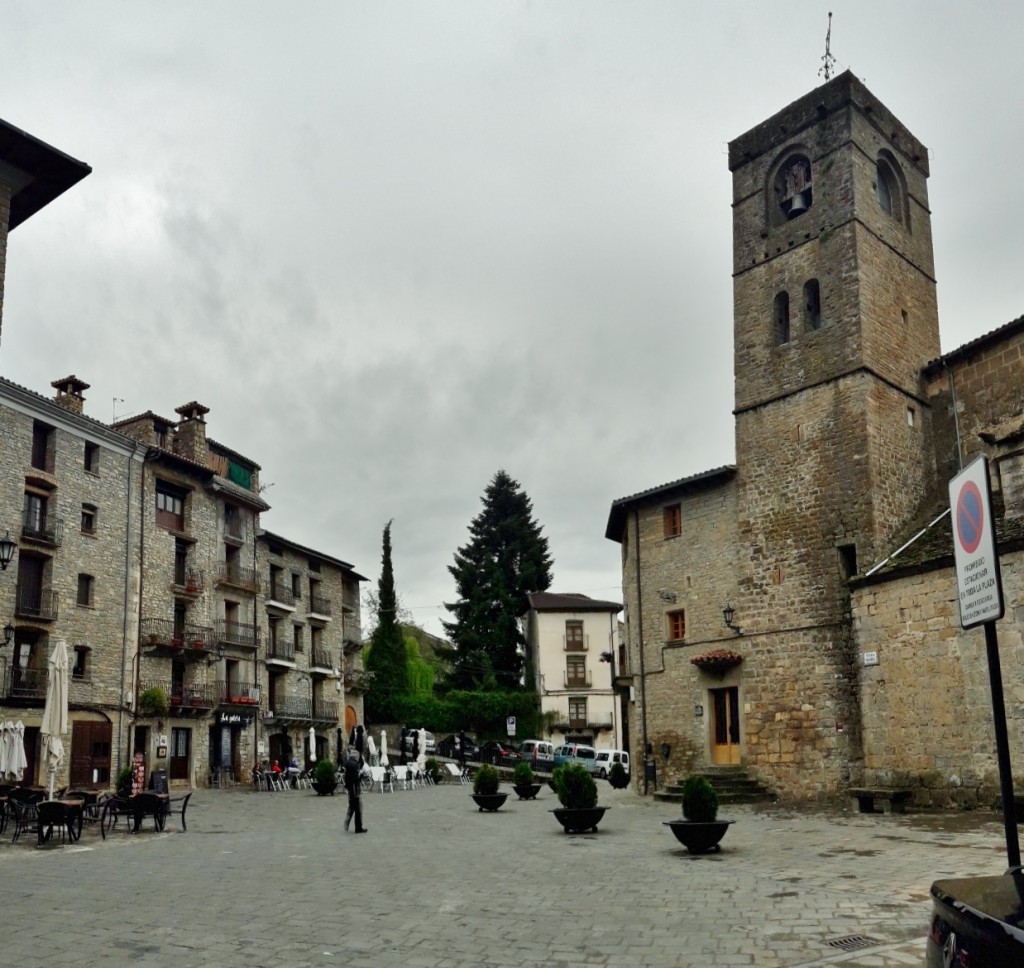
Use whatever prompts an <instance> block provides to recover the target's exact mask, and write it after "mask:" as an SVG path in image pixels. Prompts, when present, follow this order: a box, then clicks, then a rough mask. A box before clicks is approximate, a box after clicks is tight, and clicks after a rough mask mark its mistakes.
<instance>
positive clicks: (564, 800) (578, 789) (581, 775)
mask: <svg viewBox="0 0 1024 968" xmlns="http://www.w3.org/2000/svg"><path fill="white" fill-rule="evenodd" d="M551 780H552V782H553V784H554V787H555V792H556V793H557V794H558V800H559V802H560V803H561V804H562V806H561V808H560V809H555V810H552V811H551V812H552V813H553V814H554V815H555V819H556V820H557V821H558V822H559V823H560V824H561V825H562V827H563V828H564V829H565V832H566V833H567V834H574V833H583V832H584V831H587V830H592V831H594V833H597V825H598V824H599V823H600V822H601V819H602V818H603V817H604V813H605V811H606V810H607V809H609V808H608V807H599V806H598V805H597V784H596V783H595V782H594V778H593V777H592V776H591V775H590V770H588V769H587V768H586V767H585V766H581V765H580V764H578V763H574V764H569V763H566V764H565V765H564V766H559V767H556V768H555V771H554V773H553V774H552V775H551Z"/></svg>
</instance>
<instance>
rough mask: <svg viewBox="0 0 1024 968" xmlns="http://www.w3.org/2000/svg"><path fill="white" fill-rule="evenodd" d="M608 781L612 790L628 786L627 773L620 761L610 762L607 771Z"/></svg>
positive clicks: (623, 788)
mask: <svg viewBox="0 0 1024 968" xmlns="http://www.w3.org/2000/svg"><path fill="white" fill-rule="evenodd" d="M608 782H609V783H610V784H611V785H612V789H614V790H625V789H626V787H628V786H629V774H628V773H627V772H626V768H625V767H624V766H623V765H622V764H621V763H612V766H611V769H610V770H609V771H608Z"/></svg>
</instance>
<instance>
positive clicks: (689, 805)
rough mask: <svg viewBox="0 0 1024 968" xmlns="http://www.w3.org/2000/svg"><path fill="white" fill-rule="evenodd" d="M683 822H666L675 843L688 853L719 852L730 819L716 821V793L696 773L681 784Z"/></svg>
mask: <svg viewBox="0 0 1024 968" xmlns="http://www.w3.org/2000/svg"><path fill="white" fill-rule="evenodd" d="M683 817H684V819H683V820H667V821H665V826H666V827H671V828H672V833H673V834H675V837H676V840H678V841H679V843H681V844H682V845H683V846H684V847H685V848H686V849H687V850H688V851H689V852H690V853H691V854H705V853H707V852H708V851H709V850H714V851H716V852H717V851H719V850H721V849H722V848H721V847H720V846H719V843H718V842H719V841H720V840H721V839H722V838H723V837H724V836H725V832H726V830H728V829H729V824H731V823H732V821H731V820H719V819H717V818H718V794H717V793H715V788H714V787H713V786H712V785H711V783H710V781H709V780H708V778H707V777H706V776H700V775H699V774H695V775H693V776H690V777H687V779H686V782H685V783H684V784H683Z"/></svg>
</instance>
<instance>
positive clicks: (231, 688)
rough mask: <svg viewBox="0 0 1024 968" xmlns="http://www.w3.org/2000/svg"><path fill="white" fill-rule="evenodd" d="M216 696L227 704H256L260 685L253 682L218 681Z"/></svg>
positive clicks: (258, 698)
mask: <svg viewBox="0 0 1024 968" xmlns="http://www.w3.org/2000/svg"><path fill="white" fill-rule="evenodd" d="M217 697H218V699H219V701H220V702H221V703H224V704H225V705H228V706H258V705H259V703H260V687H259V685H258V684H257V683H255V682H232V681H230V680H229V681H228V682H224V681H221V682H218V683H217Z"/></svg>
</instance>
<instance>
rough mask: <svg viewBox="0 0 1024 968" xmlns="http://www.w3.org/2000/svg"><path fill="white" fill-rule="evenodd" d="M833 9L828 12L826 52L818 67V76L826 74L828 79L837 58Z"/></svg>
mask: <svg viewBox="0 0 1024 968" xmlns="http://www.w3.org/2000/svg"><path fill="white" fill-rule="evenodd" d="M831 47H832V11H831V10H830V11H829V12H828V30H827V31H826V32H825V54H824V56H823V57H822V58H821V67H820V68H818V76H819V77H820V76H821V75H822V74H824V75H825V80H826V81H827V80H828V79H829V78H830V77H831V76H832V69H833V65H834V64H835V62H836V59H835V58H834V57H833V56H832V50H831Z"/></svg>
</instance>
